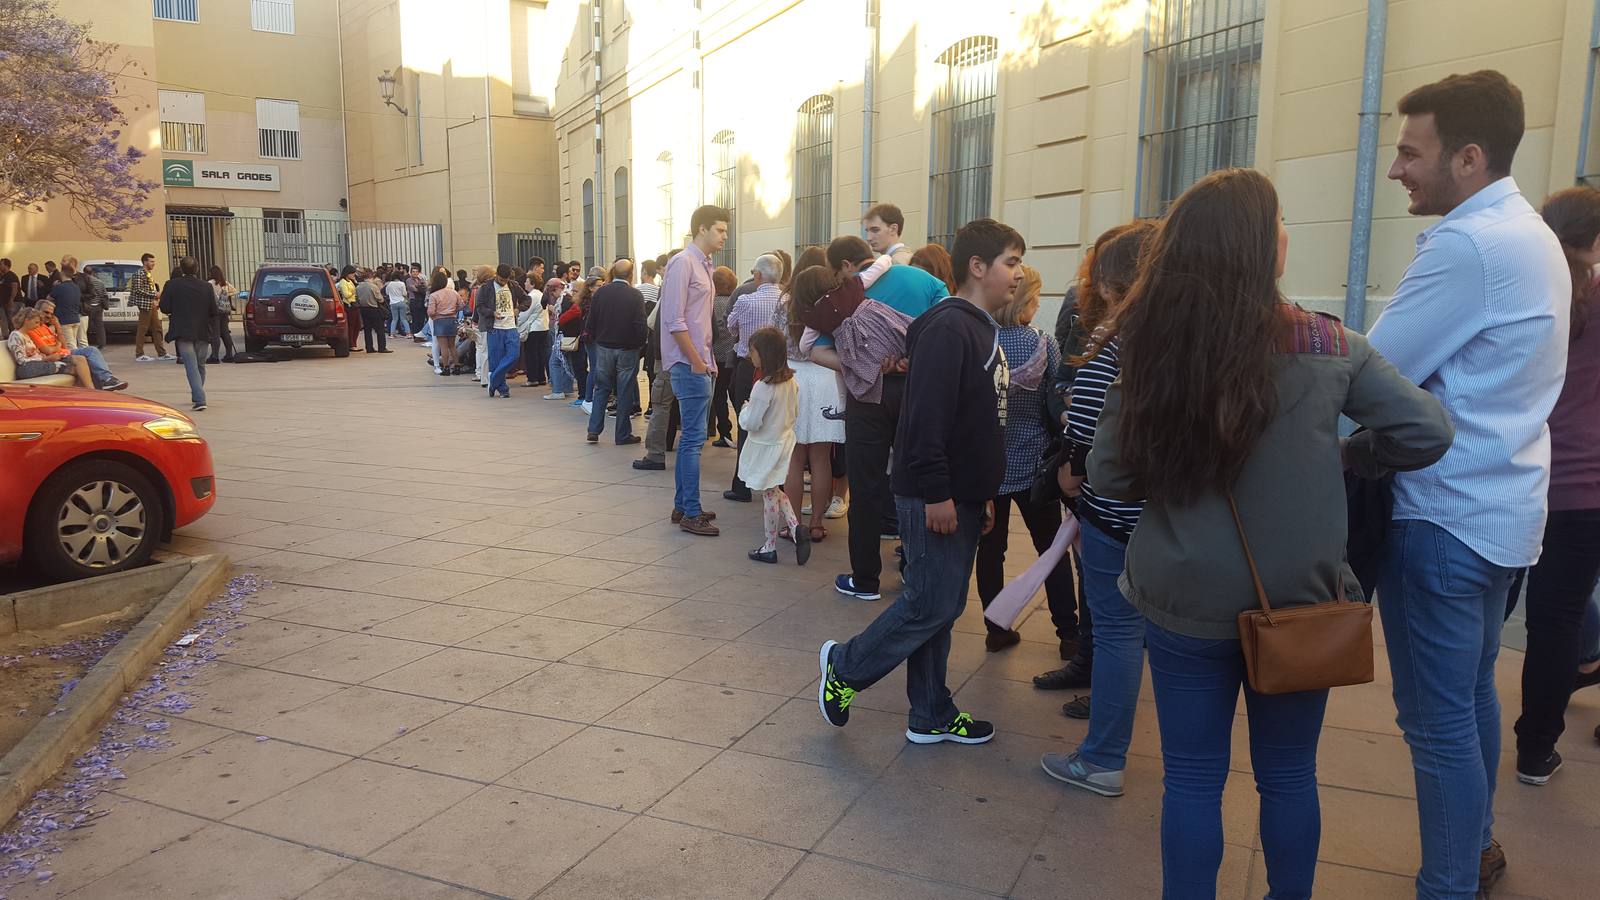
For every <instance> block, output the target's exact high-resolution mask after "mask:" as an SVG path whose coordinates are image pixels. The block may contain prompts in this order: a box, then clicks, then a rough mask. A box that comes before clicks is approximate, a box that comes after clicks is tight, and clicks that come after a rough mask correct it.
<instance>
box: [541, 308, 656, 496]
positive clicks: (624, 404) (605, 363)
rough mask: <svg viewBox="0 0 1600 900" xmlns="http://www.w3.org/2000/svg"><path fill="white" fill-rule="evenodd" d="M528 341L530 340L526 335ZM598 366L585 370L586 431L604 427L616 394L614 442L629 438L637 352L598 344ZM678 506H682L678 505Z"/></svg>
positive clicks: (636, 390) (636, 393) (636, 395)
mask: <svg viewBox="0 0 1600 900" xmlns="http://www.w3.org/2000/svg"><path fill="white" fill-rule="evenodd" d="M528 340H530V341H531V340H533V337H532V336H531V335H530V336H529V337H528ZM594 356H595V363H596V365H597V366H598V368H595V369H591V370H590V371H589V384H591V385H593V387H594V393H593V394H591V396H592V397H593V399H594V406H593V408H592V409H591V410H590V411H589V433H590V434H601V433H603V432H604V431H605V430H606V401H607V400H610V399H611V395H612V394H616V395H617V435H616V438H617V443H619V444H620V443H622V442H623V441H625V440H627V439H628V438H630V437H633V419H632V418H631V417H630V416H629V415H628V414H629V413H631V412H633V408H634V407H635V406H637V405H638V404H639V378H638V374H639V351H637V350H613V349H612V348H610V347H600V348H598V349H596V350H595V354H594ZM679 508H680V509H682V507H679Z"/></svg>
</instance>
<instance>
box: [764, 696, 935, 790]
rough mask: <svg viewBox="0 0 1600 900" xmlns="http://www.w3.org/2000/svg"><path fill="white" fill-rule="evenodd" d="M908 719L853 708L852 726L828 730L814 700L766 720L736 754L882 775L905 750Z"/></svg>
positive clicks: (785, 707) (784, 708)
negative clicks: (740, 753)
mask: <svg viewBox="0 0 1600 900" xmlns="http://www.w3.org/2000/svg"><path fill="white" fill-rule="evenodd" d="M905 731H906V719H905V715H904V714H901V715H890V714H888V713H883V712H877V711H875V710H871V709H858V708H856V707H855V706H851V707H850V724H849V725H846V726H845V727H844V728H832V727H827V720H825V719H823V718H822V711H821V710H819V709H818V708H817V701H816V699H815V698H814V696H813V698H810V699H796V700H790V701H788V702H786V703H784V705H783V706H781V707H779V708H778V709H776V710H774V711H773V712H771V713H769V714H767V715H766V716H765V717H763V718H762V720H761V721H760V722H759V723H758V724H757V725H756V727H754V728H752V729H750V731H749V733H748V734H746V735H745V736H744V737H742V738H740V739H739V741H738V743H736V744H734V745H733V749H735V750H740V751H743V752H746V753H759V754H762V755H763V756H776V757H779V758H782V759H792V760H796V761H799V762H808V763H813V764H815V765H819V766H828V767H830V768H836V769H846V770H849V771H854V772H868V773H877V772H882V771H883V770H884V769H885V768H887V767H888V766H889V764H890V763H891V762H893V761H894V758H895V757H896V756H898V755H899V754H900V752H901V751H902V750H905V749H907V747H906V736H905Z"/></svg>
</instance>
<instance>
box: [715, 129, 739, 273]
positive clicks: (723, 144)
mask: <svg viewBox="0 0 1600 900" xmlns="http://www.w3.org/2000/svg"><path fill="white" fill-rule="evenodd" d="M711 150H712V154H711V164H712V166H714V168H713V169H712V174H713V176H715V178H716V199H714V200H713V201H712V202H713V203H715V204H717V205H718V206H720V207H722V208H723V209H725V210H727V211H728V242H727V243H726V244H723V245H722V249H721V250H719V251H717V254H716V255H715V256H713V257H712V261H713V262H714V263H715V264H716V265H719V266H727V267H728V268H730V269H733V270H734V271H736V272H737V271H738V270H739V248H738V247H737V246H736V245H737V243H738V241H737V237H738V234H739V229H738V225H739V157H738V156H737V155H735V154H734V150H733V132H731V131H728V130H726V129H724V130H722V131H719V132H717V135H716V137H713V138H712V139H711Z"/></svg>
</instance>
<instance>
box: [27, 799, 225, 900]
mask: <svg viewBox="0 0 1600 900" xmlns="http://www.w3.org/2000/svg"><path fill="white" fill-rule="evenodd" d="M94 805H95V808H96V809H99V810H102V811H104V812H105V813H106V815H104V816H101V817H100V818H99V819H96V820H95V822H94V825H93V827H90V828H79V829H74V830H71V831H59V832H56V833H55V834H54V835H53V836H52V837H53V840H54V841H55V843H56V845H57V846H58V847H60V848H61V852H60V853H58V854H55V855H52V856H51V857H49V859H48V861H47V862H46V863H45V864H44V868H46V869H47V870H49V871H51V872H54V873H55V875H54V877H52V878H51V879H50V880H49V881H47V882H45V883H43V884H40V883H38V882H25V883H23V884H21V885H17V886H12V885H11V884H9V883H7V882H5V881H0V890H4V891H7V892H9V896H10V897H12V898H14V900H31V898H35V897H39V898H43V897H62V896H66V895H67V894H69V893H71V892H72V891H75V890H77V889H78V888H80V887H83V886H84V885H86V884H89V883H90V882H92V881H95V880H96V879H98V878H101V877H103V876H105V875H106V874H108V873H110V872H112V871H115V870H117V869H120V868H122V867H123V866H126V865H128V864H129V863H133V862H137V861H138V860H141V859H144V858H145V857H147V856H149V855H150V854H152V853H155V852H157V851H159V850H160V849H161V848H162V847H165V846H167V845H168V844H171V843H172V842H173V841H176V840H178V839H179V838H182V837H185V836H187V835H190V834H193V833H194V832H196V831H199V830H200V829H201V828H204V827H205V826H206V825H207V824H209V823H207V822H206V820H204V819H199V818H195V817H194V816H190V815H185V814H184V813H180V812H176V811H174V810H170V809H165V808H163V807H160V806H156V805H154V804H151V803H145V802H143V801H141V800H131V799H128V798H125V797H118V796H115V795H111V794H103V795H101V796H100V797H99V798H98V799H97V800H96V801H95V804H94Z"/></svg>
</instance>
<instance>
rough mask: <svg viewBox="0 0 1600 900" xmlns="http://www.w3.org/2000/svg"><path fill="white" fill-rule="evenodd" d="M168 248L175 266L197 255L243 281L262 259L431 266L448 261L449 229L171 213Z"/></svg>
mask: <svg viewBox="0 0 1600 900" xmlns="http://www.w3.org/2000/svg"><path fill="white" fill-rule="evenodd" d="M167 252H168V256H169V257H170V259H169V262H171V264H172V266H173V267H174V268H176V267H177V262H178V259H179V258H180V257H183V256H193V257H194V258H195V259H197V260H199V262H200V270H201V271H202V272H204V271H207V270H209V269H210V268H211V267H212V266H220V267H222V271H223V273H224V274H226V275H227V276H228V279H229V280H230V281H233V282H235V283H244V282H246V281H248V280H249V279H250V277H251V276H252V275H254V274H255V270H256V269H257V268H259V267H261V266H263V265H296V264H300V265H306V264H311V265H334V266H338V267H340V268H343V267H344V266H347V265H357V266H376V265H378V264H379V263H385V262H398V263H408V264H409V263H414V262H419V263H422V268H423V271H428V270H430V269H431V268H433V267H434V266H436V265H440V264H442V263H443V262H444V230H443V229H442V228H440V226H438V225H422V224H416V223H408V222H352V221H348V220H344V219H306V218H302V217H300V216H298V215H292V214H284V213H277V214H274V215H269V216H223V215H186V214H181V213H180V214H172V215H168V216H167Z"/></svg>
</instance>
